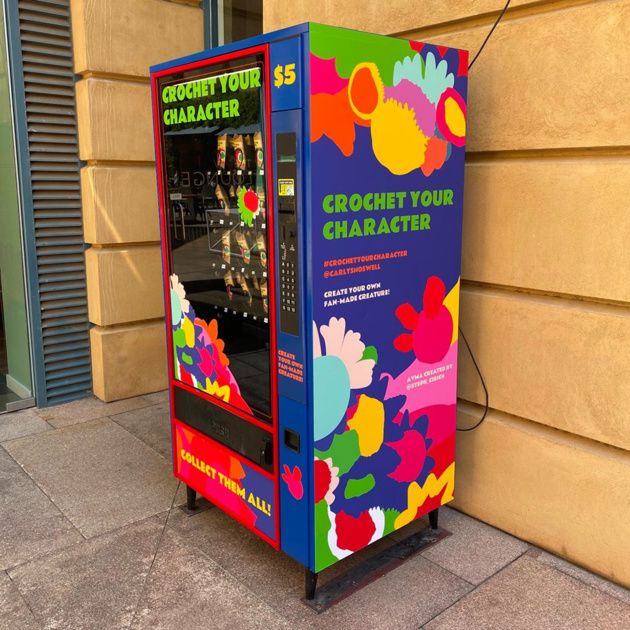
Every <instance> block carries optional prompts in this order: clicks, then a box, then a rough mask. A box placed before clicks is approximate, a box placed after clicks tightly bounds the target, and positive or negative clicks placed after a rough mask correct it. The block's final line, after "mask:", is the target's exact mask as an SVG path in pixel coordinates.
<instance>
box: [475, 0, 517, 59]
mask: <svg viewBox="0 0 630 630" xmlns="http://www.w3.org/2000/svg"><path fill="white" fill-rule="evenodd" d="M510 2H511V0H507V2H506V3H505V6H504V7H503V11H501V13H499V17H498V18H497V20H496V22H495V23H494V26H493V27H492V28H491V29H490V32H489V33H488V34H487V35H486V39H484V40H483V44H481V46H480V47H479V50H478V51H477V54H476V55H475V56H474V57H473V60H472V61H471V62H470V63H469V64H468V69H469V70H470V69H471V68H472V65H473V63H475V61H477V57H479V55H480V53H481V51H482V50H483V47H484V46H485V45H486V44H487V43H488V40H489V39H490V35H492V33H494V29H495V28H496V27H497V26H498V25H499V22H500V21H501V18H502V17H503V16H504V15H505V12H506V11H507V10H508V7H509V6H510Z"/></svg>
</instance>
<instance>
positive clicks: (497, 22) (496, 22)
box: [457, 0, 511, 432]
mask: <svg viewBox="0 0 630 630" xmlns="http://www.w3.org/2000/svg"><path fill="white" fill-rule="evenodd" d="M510 2H511V0H507V2H506V3H505V6H504V7H503V9H502V11H501V13H499V15H498V16H497V19H496V20H495V22H494V24H493V25H492V28H491V29H490V30H489V31H488V34H487V35H486V37H485V39H484V40H483V42H482V43H481V46H479V50H478V51H477V53H476V54H475V56H474V57H473V58H472V61H471V62H470V63H469V64H468V69H469V70H470V69H471V68H472V66H473V64H474V63H475V61H477V58H478V57H479V55H480V54H481V51H482V50H483V49H484V47H485V45H486V44H487V43H488V40H489V39H490V37H491V36H492V33H494V30H495V29H496V27H497V26H498V25H499V22H500V21H501V19H502V18H503V16H504V15H505V12H506V11H507V10H508V7H509V6H510ZM459 334H460V335H461V337H462V339H463V340H464V343H465V344H466V348H467V349H468V354H470V358H471V359H472V362H473V365H474V366H475V370H477V374H478V375H479V380H480V381H481V386H482V387H483V392H484V395H485V399H486V401H485V404H484V409H483V413H482V414H481V418H479V420H477V422H476V423H475V424H473V425H472V426H471V427H466V428H465V429H460V428H458V429H457V430H458V431H462V432H463V431H474V430H475V429H476V428H477V427H478V426H479V425H480V424H481V423H482V422H483V421H484V420H485V419H486V416H487V415H488V410H489V409H490V396H489V394H488V387H487V386H486V381H485V380H484V378H483V374H482V373H481V369H480V368H479V364H478V363H477V359H475V355H474V353H473V351H472V349H471V347H470V344H469V343H468V339H466V335H464V331H463V330H462V329H461V327H460V328H459Z"/></svg>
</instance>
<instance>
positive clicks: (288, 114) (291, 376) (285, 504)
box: [271, 79, 312, 566]
mask: <svg viewBox="0 0 630 630" xmlns="http://www.w3.org/2000/svg"><path fill="white" fill-rule="evenodd" d="M297 80H298V81H301V79H297ZM271 128H272V133H273V156H274V166H275V169H274V179H275V183H274V191H273V199H274V217H275V218H276V220H275V230H276V234H275V238H276V243H278V244H279V246H278V255H277V257H276V282H275V285H276V295H275V302H276V304H277V308H276V317H277V321H276V330H277V331H278V333H277V352H278V354H277V359H278V406H279V436H278V443H279V464H280V471H279V472H280V506H281V508H280V542H281V546H282V550H283V551H284V552H285V553H287V554H289V555H290V556H291V557H293V558H295V559H296V560H297V561H298V562H300V563H302V564H304V565H307V566H308V565H309V542H310V537H311V536H312V530H311V528H310V523H311V520H310V518H311V517H310V512H311V504H312V501H311V499H310V497H311V496H312V481H311V462H312V457H311V451H310V449H309V441H310V431H309V430H308V413H307V407H306V378H305V377H306V375H305V373H304V363H305V335H306V333H307V330H306V327H305V318H304V317H302V316H301V315H300V314H301V313H303V309H304V300H303V296H304V295H305V283H304V277H303V271H304V268H305V260H304V247H303V246H302V244H303V242H304V208H305V195H304V169H303V160H302V152H303V150H304V138H303V136H302V110H300V109H291V110H285V111H279V112H274V113H273V114H272V126H271ZM286 134H295V141H296V147H295V149H296V150H295V166H296V173H295V195H296V207H295V211H296V214H295V218H296V222H297V226H296V231H297V234H296V238H295V240H294V242H292V243H293V245H295V247H296V249H297V250H298V251H297V258H294V264H295V268H296V276H297V279H296V284H295V295H296V298H297V299H296V302H297V312H298V315H297V321H298V324H297V327H296V328H294V329H292V332H287V325H286V323H285V324H284V325H283V316H282V312H281V309H283V308H285V305H286V297H287V296H286V289H283V280H286V276H283V274H286V266H285V267H283V266H282V263H283V262H284V263H285V265H286V264H287V263H288V260H289V258H290V256H287V255H286V252H285V250H286V245H287V243H288V242H291V241H290V240H289V239H288V234H287V232H288V229H289V227H290V225H291V224H292V222H293V219H289V221H288V222H287V213H286V207H285V210H283V207H282V204H281V203H280V200H279V194H278V193H279V186H280V185H281V184H280V182H282V181H285V180H284V179H283V174H282V172H281V171H282V168H283V167H285V168H286V162H285V164H284V165H283V164H282V163H278V137H280V138H282V137H283V136H284V137H286ZM283 151H286V148H283V149H282V151H281V155H282V152H283ZM282 159H285V156H284V155H282ZM284 177H286V173H285V175H284ZM283 270H284V271H283ZM283 291H284V294H283ZM285 321H286V320H285Z"/></svg>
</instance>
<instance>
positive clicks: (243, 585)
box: [130, 508, 326, 627]
mask: <svg viewBox="0 0 630 630" xmlns="http://www.w3.org/2000/svg"><path fill="white" fill-rule="evenodd" d="M216 509H218V508H216ZM202 514H203V512H202ZM195 516H197V515H196V514H193V515H192V516H191V518H194V517H195ZM236 524H237V525H239V526H241V527H242V525H240V523H236ZM195 549H196V551H197V552H198V553H199V554H201V555H202V556H204V557H205V558H206V560H208V561H209V562H210V563H211V564H214V565H215V566H217V567H218V568H219V569H221V571H223V572H224V573H225V574H226V575H228V576H230V577H231V578H232V579H233V580H234V581H236V582H238V584H240V585H241V586H242V587H243V588H244V589H245V590H246V591H247V592H248V593H250V594H251V595H252V596H253V597H254V598H255V599H257V600H258V601H259V602H261V603H262V604H264V605H265V606H268V607H269V608H271V609H273V610H274V611H275V612H277V613H278V615H279V616H280V617H281V619H282V620H283V621H285V622H287V623H288V624H291V620H290V619H288V618H287V617H285V616H284V615H283V614H282V611H281V610H279V609H278V608H276V606H275V603H272V602H269V601H267V600H266V599H264V598H263V597H262V596H261V595H259V594H258V593H257V592H256V591H253V590H252V589H251V588H249V586H247V584H245V582H243V580H242V579H241V578H239V577H238V576H237V575H235V574H234V573H232V572H231V571H230V570H229V569H228V568H227V567H225V566H224V565H223V564H221V563H220V562H219V561H218V560H217V559H216V558H213V557H212V556H210V555H208V554H207V553H206V552H205V551H204V550H203V549H201V548H200V547H197V546H195ZM276 553H280V552H279V551H276ZM296 564H298V563H297V562H296ZM300 588H303V587H298V586H296V587H294V588H292V589H290V591H289V592H293V591H294V590H295V591H296V592H299V590H300ZM298 599H299V596H298ZM304 608H305V610H311V611H313V609H312V608H309V607H308V606H307V605H304ZM313 612H314V611H313ZM324 612H326V611H324ZM322 614H323V613H322ZM130 627H131V626H130Z"/></svg>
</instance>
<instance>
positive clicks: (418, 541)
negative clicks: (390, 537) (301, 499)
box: [303, 514, 451, 613]
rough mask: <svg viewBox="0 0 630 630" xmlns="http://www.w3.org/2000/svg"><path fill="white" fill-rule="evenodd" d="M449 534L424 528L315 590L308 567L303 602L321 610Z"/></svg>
mask: <svg viewBox="0 0 630 630" xmlns="http://www.w3.org/2000/svg"><path fill="white" fill-rule="evenodd" d="M436 516H437V514H436ZM450 535H451V534H450V532H448V531H446V530H445V529H439V528H438V529H433V528H432V527H427V528H426V529H423V530H421V531H419V532H416V533H415V534H412V535H411V536H409V537H408V538H405V539H404V540H401V541H399V542H397V543H396V544H394V545H393V546H391V547H389V548H388V549H385V550H384V551H382V552H381V553H379V554H377V555H376V556H374V557H372V558H369V559H368V560H366V561H365V562H363V563H361V564H360V565H358V566H356V567H354V568H352V569H350V570H349V571H348V572H347V573H344V574H343V575H340V576H339V577H337V578H335V579H334V580H331V581H330V582H328V583H326V584H324V586H322V587H321V588H320V589H319V590H317V591H316V590H315V587H316V585H317V575H318V574H317V573H313V572H312V571H309V570H308V569H307V570H306V573H305V599H304V600H303V601H304V603H305V604H307V605H308V606H310V607H311V608H312V609H313V610H314V611H316V612H318V613H321V612H324V611H325V610H328V608H330V607H331V606H333V605H334V604H336V603H338V602H340V601H341V600H342V599H345V598H346V597H348V596H349V595H352V593H354V592H356V591H358V590H359V589H361V588H363V587H364V586H367V585H368V584H370V583H371V582H373V581H374V580H376V579H377V578H379V577H382V576H383V575H385V574H387V573H389V572H390V571H391V570H392V569H395V568H396V567H398V566H400V565H401V564H402V563H403V562H404V561H405V560H407V559H409V558H411V557H412V556H414V555H415V554H417V553H419V552H420V551H423V550H424V549H426V548H427V547H430V546H431V545H434V544H435V543H436V542H439V541H440V540H442V539H443V538H446V537H447V536H450ZM309 595H310V596H311V598H309Z"/></svg>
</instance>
